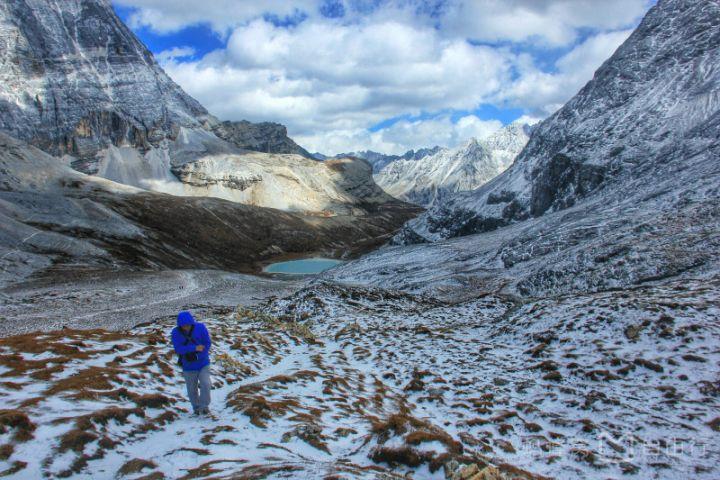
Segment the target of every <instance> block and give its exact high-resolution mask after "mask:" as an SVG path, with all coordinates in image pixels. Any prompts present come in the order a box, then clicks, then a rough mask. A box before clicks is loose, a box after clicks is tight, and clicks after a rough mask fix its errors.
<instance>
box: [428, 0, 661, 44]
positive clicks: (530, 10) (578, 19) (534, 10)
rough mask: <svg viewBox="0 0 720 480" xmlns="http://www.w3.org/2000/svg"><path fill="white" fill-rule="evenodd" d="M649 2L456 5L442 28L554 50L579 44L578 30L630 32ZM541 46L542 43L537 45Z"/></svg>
mask: <svg viewBox="0 0 720 480" xmlns="http://www.w3.org/2000/svg"><path fill="white" fill-rule="evenodd" d="M649 3H650V2H649V0H602V1H600V0H451V2H450V6H449V7H448V8H446V10H445V13H444V15H443V16H441V19H440V22H441V25H442V28H443V29H445V30H448V31H453V32H455V33H456V34H459V35H463V36H466V37H468V38H472V39H476V40H481V41H493V42H494V41H511V42H527V41H532V40H539V41H540V42H542V43H545V44H546V45H548V46H563V45H569V44H571V43H573V42H574V41H575V40H576V38H577V34H578V30H579V29H582V28H588V29H593V30H616V29H621V28H627V27H628V26H631V25H632V24H634V23H635V22H636V21H637V18H638V17H640V16H641V15H642V14H643V13H645V11H646V10H647V8H648V4H649ZM533 43H536V42H533Z"/></svg>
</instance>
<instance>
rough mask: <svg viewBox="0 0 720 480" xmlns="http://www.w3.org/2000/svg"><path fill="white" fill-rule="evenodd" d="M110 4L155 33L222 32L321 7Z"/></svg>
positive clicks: (151, 0)
mask: <svg viewBox="0 0 720 480" xmlns="http://www.w3.org/2000/svg"><path fill="white" fill-rule="evenodd" d="M113 3H115V4H116V5H120V6H123V7H133V8H135V9H136V10H135V11H134V12H133V13H132V14H131V15H130V18H129V23H130V26H131V27H133V28H137V27H148V28H150V29H152V30H153V31H155V32H157V33H169V32H174V31H177V30H180V29H181V28H184V27H187V26H190V25H198V24H202V23H204V24H209V25H210V26H211V27H212V28H213V30H215V31H217V32H220V33H224V32H226V31H227V30H228V29H230V28H231V27H233V26H236V25H238V24H241V23H244V22H247V21H249V20H252V19H255V18H258V17H262V16H263V15H266V14H272V15H276V16H278V17H281V18H282V17H294V16H297V15H303V14H304V12H318V11H319V9H320V6H321V4H322V2H321V1H320V0H292V1H288V0H262V1H258V2H255V1H247V0H202V1H198V0H113Z"/></svg>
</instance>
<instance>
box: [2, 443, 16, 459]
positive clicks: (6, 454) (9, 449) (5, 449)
mask: <svg viewBox="0 0 720 480" xmlns="http://www.w3.org/2000/svg"><path fill="white" fill-rule="evenodd" d="M14 451H15V446H13V445H12V444H10V443H6V444H5V445H0V460H7V459H8V458H10V457H11V456H12V454H13V452H14Z"/></svg>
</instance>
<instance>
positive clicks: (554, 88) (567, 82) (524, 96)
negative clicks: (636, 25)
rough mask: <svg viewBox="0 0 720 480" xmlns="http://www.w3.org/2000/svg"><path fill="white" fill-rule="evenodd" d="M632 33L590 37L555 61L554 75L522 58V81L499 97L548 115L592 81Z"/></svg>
mask: <svg viewBox="0 0 720 480" xmlns="http://www.w3.org/2000/svg"><path fill="white" fill-rule="evenodd" d="M631 32H632V31H631V30H622V31H619V32H608V33H600V34H597V35H595V36H594V37H590V38H588V39H587V40H585V41H584V42H583V43H581V44H579V45H578V46H577V47H575V48H573V49H572V50H571V51H570V52H568V53H566V54H565V55H564V56H562V57H561V58H560V59H559V60H558V61H557V62H556V64H555V66H556V70H557V71H556V72H554V73H547V72H544V71H542V70H540V69H539V68H538V67H537V66H536V65H535V64H534V61H533V58H532V57H530V56H529V55H521V56H520V57H519V58H518V61H517V64H516V66H517V69H518V72H519V74H520V76H519V78H518V79H517V80H516V81H515V82H513V83H512V84H511V85H510V86H509V87H508V88H507V89H504V90H503V91H502V92H500V94H499V98H500V99H501V100H504V101H507V102H508V103H510V104H511V105H513V106H517V107H522V108H524V109H526V110H528V111H531V112H534V114H535V115H545V116H546V115H549V114H551V113H553V112H554V111H555V110H557V109H558V108H560V107H561V106H562V105H563V104H564V103H565V102H566V101H568V100H569V99H570V98H571V97H572V96H573V95H575V94H576V93H577V92H578V91H579V90H580V88H582V87H583V86H584V85H585V84H586V83H587V82H588V81H589V80H591V79H592V77H593V74H594V73H595V70H597V69H598V68H599V67H600V65H602V63H603V62H604V61H605V60H606V59H608V58H609V57H610V55H612V53H613V52H614V51H615V50H616V49H617V47H619V46H620V45H621V44H622V43H623V42H624V41H625V39H627V37H628V36H629V35H630V33H631Z"/></svg>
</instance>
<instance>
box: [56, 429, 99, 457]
mask: <svg viewBox="0 0 720 480" xmlns="http://www.w3.org/2000/svg"><path fill="white" fill-rule="evenodd" d="M97 439H98V436H97V435H95V434H94V433H92V432H89V431H86V430H82V429H80V428H75V429H72V430H70V431H68V432H66V433H64V434H63V435H62V436H61V437H60V444H59V445H58V452H60V453H63V452H67V451H68V450H72V451H73V452H77V453H82V451H83V450H84V449H85V445H87V444H88V443H90V442H94V441H95V440H97Z"/></svg>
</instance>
